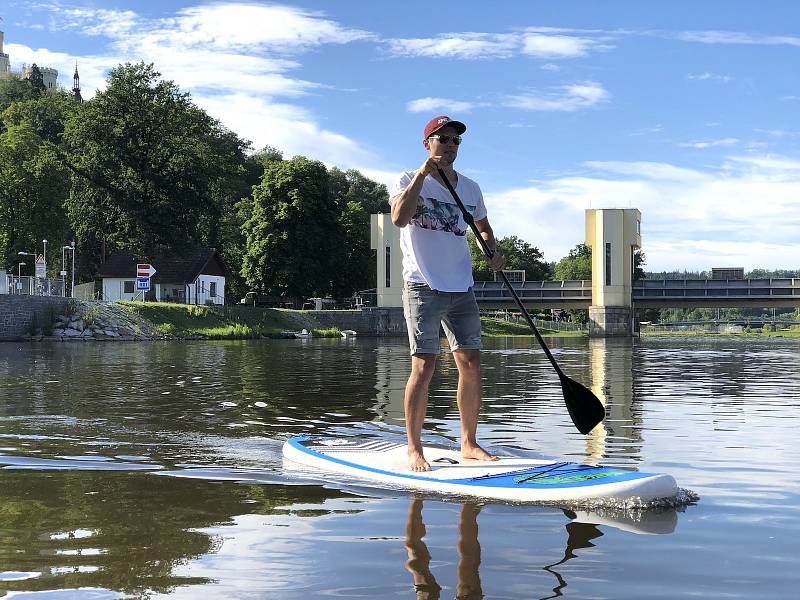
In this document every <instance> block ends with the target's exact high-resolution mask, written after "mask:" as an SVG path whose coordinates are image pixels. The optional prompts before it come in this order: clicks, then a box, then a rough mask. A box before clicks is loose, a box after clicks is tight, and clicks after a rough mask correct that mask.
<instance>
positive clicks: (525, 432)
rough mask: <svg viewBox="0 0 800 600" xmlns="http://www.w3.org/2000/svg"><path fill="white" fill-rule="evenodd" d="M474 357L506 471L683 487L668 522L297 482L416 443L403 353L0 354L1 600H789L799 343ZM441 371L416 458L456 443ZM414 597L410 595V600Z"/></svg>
mask: <svg viewBox="0 0 800 600" xmlns="http://www.w3.org/2000/svg"><path fill="white" fill-rule="evenodd" d="M487 344H488V346H489V347H488V348H487V350H486V351H485V352H484V354H483V364H484V369H483V376H484V378H483V379H484V384H483V395H484V411H483V418H482V422H481V426H480V430H479V433H480V437H481V440H482V442H483V443H484V444H485V445H486V446H488V447H489V448H490V449H491V450H493V451H496V452H500V453H507V454H516V455H523V456H530V457H534V458H540V457H541V458H553V459H555V458H561V457H565V456H566V457H568V458H569V459H571V460H575V461H586V462H593V463H603V464H608V465H613V466H620V467H626V468H633V469H639V470H648V471H654V470H655V471H666V472H669V473H672V474H673V475H674V476H675V477H676V479H677V480H678V483H679V485H680V486H681V487H683V488H686V489H690V490H692V491H693V492H695V493H696V494H698V495H699V497H700V499H699V500H698V501H697V502H696V503H694V504H690V505H688V506H682V507H679V508H678V509H665V510H659V511H640V510H592V511H589V510H574V509H570V508H559V507H541V506H525V505H522V506H520V505H511V504H503V503H484V502H478V501H476V500H470V499H463V498H446V497H440V496H435V495H417V494H413V493H411V492H406V491H402V490H379V489H376V488H374V487H370V486H369V485H368V484H365V483H362V482H358V481H356V480H341V479H336V478H333V477H325V476H321V475H319V474H314V473H308V472H303V471H302V470H298V469H296V468H292V467H291V466H290V465H284V464H283V460H282V458H281V455H280V447H281V444H282V442H283V441H284V440H286V439H287V438H288V437H290V436H292V435H295V434H297V433H301V432H308V433H320V432H337V431H338V432H342V431H352V430H353V429H359V430H369V431H377V432H380V433H381V434H383V435H387V436H393V435H398V434H399V433H400V432H401V426H402V392H403V386H404V384H405V378H406V375H407V369H408V367H409V359H408V356H407V350H406V345H405V342H404V340H402V339H399V340H377V339H366V338H362V339H351V340H269V341H266V340H265V341H244V342H238V341H237V342H233V341H231V342H191V343H176V342H172V343H160V342H159V343H106V344H103V343H71V344H69V343H55V344H47V343H39V344H15V343H4V344H0V399H1V400H0V596H2V595H3V594H6V597H9V598H11V597H19V598H35V599H39V598H47V599H50V598H56V599H59V600H61V599H70V600H71V599H73V598H81V599H83V598H100V599H105V598H162V597H169V598H276V599H298V600H299V599H307V598H328V597H340V598H415V597H420V598H422V597H427V598H436V597H441V598H453V597H456V596H458V597H459V598H480V597H485V598H551V597H558V596H561V595H564V596H567V597H573V598H615V599H618V598H631V599H633V598H682V597H697V596H701V597H704V598H756V597H757V598H794V597H795V594H796V590H797V589H798V585H800V573H798V570H797V569H796V568H795V565H796V562H797V558H796V550H797V547H798V533H799V532H800V525H798V523H800V508H798V507H799V506H800V502H799V501H800V483H798V474H799V471H798V467H797V464H798V460H800V450H798V444H797V443H796V438H797V436H796V432H797V430H798V428H800V410H799V409H800V366H799V365H800V343H799V342H798V341H797V340H780V339H777V340H776V339H764V340H758V339H736V338H708V339H703V338H694V339H680V340H673V339H657V338H644V339H641V340H635V341H628V340H624V341H603V340H592V341H591V342H589V341H586V340H553V341H552V347H553V353H554V355H555V357H556V359H557V360H558V361H559V363H561V364H562V366H563V368H564V369H565V371H566V372H567V373H568V374H570V376H572V377H574V378H575V379H577V380H579V381H581V382H583V383H585V384H586V385H588V386H589V387H591V388H592V389H593V390H594V391H595V392H596V393H597V394H598V396H599V397H601V398H602V399H603V400H604V401H605V402H606V403H607V408H608V418H607V419H606V421H605V422H604V424H603V426H602V427H598V428H596V429H595V431H593V432H592V433H591V434H590V435H589V436H582V435H580V434H579V433H578V432H577V431H575V430H574V428H573V427H572V425H571V422H570V420H569V418H568V416H567V414H566V409H565V407H564V404H563V400H562V398H561V390H560V385H559V383H558V379H557V377H556V376H555V374H554V373H553V372H552V369H551V368H550V366H549V363H548V362H547V360H546V358H545V357H544V356H543V355H542V353H541V351H539V350H537V349H536V348H535V347H533V346H532V344H535V342H532V341H531V340H529V339H525V338H513V339H512V338H509V339H499V340H490V341H488V342H487ZM455 384H456V372H455V365H454V363H453V361H452V357H451V356H449V355H447V354H445V355H443V356H442V360H441V364H440V369H439V371H438V373H437V375H436V376H435V379H434V382H433V385H432V394H431V401H430V407H429V419H428V421H427V423H426V431H425V433H426V436H427V437H429V438H430V439H432V440H437V441H445V442H448V441H449V442H451V443H455V441H456V435H457V432H458V415H457V411H456V406H455ZM415 585H416V589H415Z"/></svg>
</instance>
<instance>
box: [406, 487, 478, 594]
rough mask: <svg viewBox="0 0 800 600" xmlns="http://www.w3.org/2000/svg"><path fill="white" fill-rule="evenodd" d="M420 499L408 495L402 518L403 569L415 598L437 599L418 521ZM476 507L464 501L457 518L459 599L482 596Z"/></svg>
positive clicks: (421, 521) (439, 587)
mask: <svg viewBox="0 0 800 600" xmlns="http://www.w3.org/2000/svg"><path fill="white" fill-rule="evenodd" d="M422 505H423V500H422V498H417V497H415V498H412V499H411V501H410V502H409V505H408V517H407V520H406V540H405V546H406V552H407V553H408V561H406V569H407V570H408V571H409V573H411V576H412V578H413V581H414V590H415V591H416V593H417V598H418V599H419V600H438V599H439V597H440V593H441V590H442V587H441V586H440V585H439V584H438V583H437V581H436V578H435V577H434V576H433V573H432V572H431V568H430V564H431V554H430V552H429V551H428V546H427V545H426V544H425V542H423V541H422V539H423V538H424V537H425V533H426V532H425V523H424V522H423V520H422ZM480 512H481V509H480V506H479V505H477V504H474V503H470V502H468V503H464V504H463V505H462V506H461V512H460V514H459V520H458V543H457V544H456V551H457V552H458V566H457V567H456V598H458V599H459V600H480V599H481V598H483V589H482V588H481V577H480V574H479V573H478V570H479V567H480V564H481V545H480V543H479V542H478V513H480Z"/></svg>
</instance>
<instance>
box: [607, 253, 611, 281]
mask: <svg viewBox="0 0 800 600" xmlns="http://www.w3.org/2000/svg"><path fill="white" fill-rule="evenodd" d="M606 285H611V242H606Z"/></svg>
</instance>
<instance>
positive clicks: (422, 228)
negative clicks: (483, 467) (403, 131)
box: [389, 115, 505, 471]
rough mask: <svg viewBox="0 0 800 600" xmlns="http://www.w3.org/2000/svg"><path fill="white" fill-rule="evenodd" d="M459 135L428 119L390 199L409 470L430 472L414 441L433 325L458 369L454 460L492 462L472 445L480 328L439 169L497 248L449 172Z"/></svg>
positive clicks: (465, 187) (476, 197)
mask: <svg viewBox="0 0 800 600" xmlns="http://www.w3.org/2000/svg"><path fill="white" fill-rule="evenodd" d="M466 130H467V127H466V125H464V124H463V123H461V122H460V121H453V120H452V119H450V118H449V117H446V116H444V115H442V116H439V117H436V118H434V119H431V121H430V122H429V123H428V124H427V125H426V126H425V130H424V133H423V141H422V145H423V146H424V147H425V149H426V150H427V152H428V158H427V159H426V160H425V162H424V163H422V166H421V167H420V168H419V169H417V170H416V171H409V172H406V173H403V174H402V175H401V176H400V179H399V180H398V181H397V183H396V184H395V186H394V189H393V190H392V197H391V199H390V200H389V203H390V204H391V208H392V222H393V223H394V224H395V225H397V226H398V227H401V228H402V229H401V232H400V246H401V248H402V250H403V281H404V286H403V310H404V313H405V317H406V325H407V327H408V339H409V345H410V347H411V374H410V375H409V377H408V382H407V383H406V390H405V397H404V408H405V417H406V436H407V438H408V467H409V469H410V470H411V471H430V470H431V467H430V464H429V463H428V461H426V460H425V457H424V455H423V450H422V442H421V439H420V438H421V435H422V425H423V423H424V421H425V413H426V411H427V408H428V386H429V384H430V381H431V378H432V377H433V373H434V371H435V369H436V357H437V355H438V354H439V352H440V350H441V348H440V344H439V323H442V325H443V326H444V330H445V333H446V334H447V340H448V342H449V343H450V348H451V350H452V351H453V357H454V359H455V363H456V366H457V367H458V391H457V394H456V400H457V403H458V410H459V414H460V416H461V456H462V457H464V458H466V459H477V460H497V457H495V456H492V455H491V454H489V453H488V452H486V451H485V450H484V449H483V448H481V447H480V446H479V445H478V441H477V428H478V413H479V411H480V405H481V381H480V349H481V321H480V316H479V314H478V304H477V302H476V301H475V295H474V294H473V292H472V285H473V281H472V256H471V254H470V251H469V245H468V243H467V231H468V229H469V227H468V225H467V224H466V222H465V221H464V218H463V216H462V215H461V211H460V210H459V208H458V206H457V205H456V203H455V200H453V197H452V195H451V194H450V192H449V191H448V190H447V187H446V186H445V183H444V181H443V180H442V179H441V176H440V175H439V173H438V168H440V169H441V170H442V171H443V172H444V174H445V176H446V177H447V179H448V180H449V182H450V184H451V185H452V186H453V188H454V189H455V190H456V192H457V193H458V196H459V198H461V200H462V202H463V203H464V205H465V206H466V208H467V210H468V211H469V212H470V213H471V214H472V216H473V218H474V220H475V225H476V227H477V228H478V231H479V232H480V234H481V237H482V238H483V239H484V240H486V243H487V245H488V247H489V249H490V250H492V252H495V247H496V241H495V237H494V233H493V232H492V228H491V226H490V225H489V221H488V219H487V218H486V206H485V205H484V203H483V195H482V194H481V190H480V187H478V184H477V183H475V182H474V181H472V180H471V179H469V178H468V177H465V176H464V175H462V174H460V173H457V172H456V171H455V169H454V168H453V162H455V160H456V157H457V156H458V148H459V145H460V144H461V134H463V133H464V132H465V131H466ZM488 261H489V265H490V266H491V268H492V269H494V270H496V271H497V270H500V269H502V268H503V266H505V259H504V258H503V257H502V256H501V255H500V254H498V253H496V252H495V253H494V255H493V256H492V258H491V259H488Z"/></svg>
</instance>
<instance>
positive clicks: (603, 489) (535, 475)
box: [283, 435, 678, 502]
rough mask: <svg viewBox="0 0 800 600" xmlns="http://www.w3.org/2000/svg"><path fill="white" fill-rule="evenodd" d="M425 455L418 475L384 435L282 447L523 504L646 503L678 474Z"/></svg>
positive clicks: (447, 490)
mask: <svg viewBox="0 0 800 600" xmlns="http://www.w3.org/2000/svg"><path fill="white" fill-rule="evenodd" d="M424 453H425V458H426V460H427V461H428V463H429V464H430V465H431V471H427V472H413V471H410V470H409V469H408V463H407V460H408V459H407V447H406V445H405V444H401V443H398V442H395V441H393V440H389V439H385V438H381V437H379V436H374V435H355V436H324V435H313V436H311V435H301V436H297V437H293V438H291V439H289V440H288V441H287V442H286V443H285V444H284V446H283V455H284V456H285V457H286V458H287V459H288V460H290V461H293V462H296V463H300V464H303V465H306V466H310V467H314V468H318V469H321V470H324V471H328V472H334V473H345V474H348V475H352V476H354V477H358V478H361V479H367V480H371V481H375V482H378V483H382V484H384V485H391V486H401V487H406V488H411V489H419V490H426V491H432V492H440V493H444V494H463V495H468V496H478V497H482V498H493V499H500V500H511V501H520V502H563V501H580V500H586V499H596V498H610V499H615V500H627V499H632V498H636V499H638V500H640V501H643V502H646V501H650V500H656V499H662V498H670V497H673V496H675V494H676V493H677V492H678V487H677V484H676V483H675V479H674V478H673V477H672V476H671V475H667V474H664V473H640V472H638V471H632V470H629V469H620V468H612V467H603V466H596V465H587V464H579V463H573V462H568V461H552V460H535V459H527V458H515V457H500V459H499V460H497V461H480V460H472V459H464V458H462V457H461V453H460V451H458V450H454V449H452V448H447V447H444V446H437V445H425V450H424Z"/></svg>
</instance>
